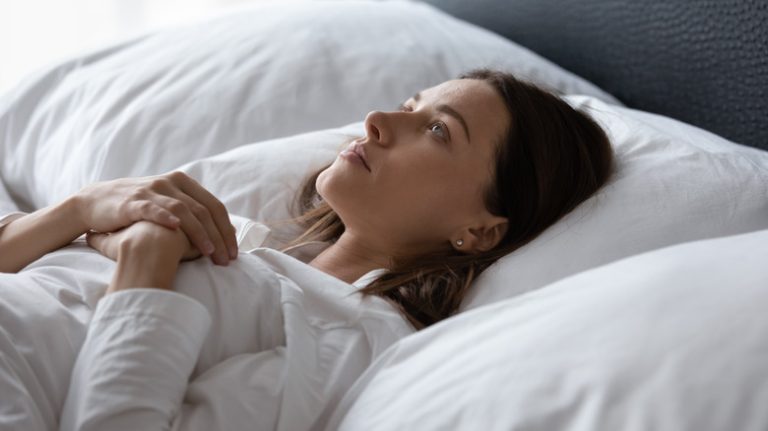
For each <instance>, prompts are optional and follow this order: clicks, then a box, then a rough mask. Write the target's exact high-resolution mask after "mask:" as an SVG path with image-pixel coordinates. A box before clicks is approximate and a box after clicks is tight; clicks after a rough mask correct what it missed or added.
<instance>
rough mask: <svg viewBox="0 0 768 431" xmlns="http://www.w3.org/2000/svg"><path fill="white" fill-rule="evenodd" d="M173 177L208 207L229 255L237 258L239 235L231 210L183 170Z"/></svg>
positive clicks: (179, 184) (186, 190)
mask: <svg viewBox="0 0 768 431" xmlns="http://www.w3.org/2000/svg"><path fill="white" fill-rule="evenodd" d="M171 178H172V180H173V181H174V182H176V184H177V185H178V186H179V188H180V189H181V190H182V191H183V192H184V193H186V194H187V195H189V196H190V197H191V198H192V199H194V200H195V201H197V202H199V203H200V204H201V205H203V206H204V207H205V208H206V209H208V211H209V213H210V214H211V218H212V219H213V222H214V224H215V225H216V227H217V229H218V231H219V233H220V234H221V236H222V238H223V239H224V242H225V244H226V245H227V250H228V251H229V256H230V257H231V258H232V259H234V258H236V257H237V237H236V235H235V227H234V226H232V222H231V221H230V220H229V212H228V211H227V208H226V207H225V206H224V204H223V203H222V202H221V201H220V200H219V199H218V198H216V196H214V195H213V194H212V193H211V192H209V191H208V190H206V189H205V188H204V187H203V186H202V185H200V183H198V182H197V181H195V179H194V178H192V177H190V176H188V175H186V174H184V173H182V172H173V173H172V174H171Z"/></svg>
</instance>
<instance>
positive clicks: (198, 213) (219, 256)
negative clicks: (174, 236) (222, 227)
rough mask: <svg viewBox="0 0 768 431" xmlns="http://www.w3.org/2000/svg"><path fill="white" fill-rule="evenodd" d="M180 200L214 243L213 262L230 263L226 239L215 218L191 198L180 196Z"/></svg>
mask: <svg viewBox="0 0 768 431" xmlns="http://www.w3.org/2000/svg"><path fill="white" fill-rule="evenodd" d="M179 200H181V201H182V202H184V203H185V204H186V205H187V207H188V208H189V209H190V211H191V212H192V214H194V216H195V217H196V218H197V220H198V221H199V222H200V223H201V224H202V225H203V227H204V228H205V230H206V232H207V234H208V239H210V240H211V242H213V245H214V247H215V251H214V252H213V256H212V257H213V260H214V262H216V263H218V264H221V265H225V264H227V263H229V260H230V255H229V251H228V247H227V245H226V243H225V242H224V238H223V236H222V234H221V232H220V231H219V228H218V226H216V223H215V222H214V220H213V217H212V216H211V213H210V212H208V209H207V208H206V207H204V206H203V205H201V204H199V203H198V202H197V201H195V200H194V199H192V198H191V197H189V196H187V195H184V194H181V195H180V196H179ZM181 227H182V230H183V229H184V225H183V224H182V226H181Z"/></svg>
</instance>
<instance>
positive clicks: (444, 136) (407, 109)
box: [397, 104, 448, 141]
mask: <svg viewBox="0 0 768 431" xmlns="http://www.w3.org/2000/svg"><path fill="white" fill-rule="evenodd" d="M397 109H398V110H400V111H401V112H412V111H413V109H411V108H410V107H408V106H405V104H400V106H398V107H397ZM435 126H440V128H441V129H442V130H443V132H442V133H440V134H439V136H440V139H442V140H443V141H447V140H448V132H447V130H448V126H446V125H445V123H443V122H442V121H436V122H434V123H432V124H430V125H429V131H430V132H433V133H434V130H433V128H434V127H435Z"/></svg>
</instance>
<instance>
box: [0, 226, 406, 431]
mask: <svg viewBox="0 0 768 431" xmlns="http://www.w3.org/2000/svg"><path fill="white" fill-rule="evenodd" d="M241 250H242V249H241ZM113 270H114V262H112V261H111V260H109V259H107V258H105V257H103V256H101V255H99V254H98V253H97V252H96V251H94V250H91V249H90V248H88V246H87V245H86V244H85V243H84V242H82V241H81V240H78V241H76V242H75V243H73V244H72V245H70V246H68V247H66V248H64V249H61V250H59V251H57V252H54V253H50V254H48V255H46V256H44V257H43V258H41V259H40V260H38V261H36V262H34V263H33V264H31V265H29V266H28V267H27V268H25V269H24V270H23V271H22V272H20V273H19V274H0V351H1V353H2V356H0V358H1V360H0V397H1V398H2V402H1V403H0V429H2V430H18V429H24V430H51V429H57V428H59V426H60V427H61V428H60V429H79V430H90V429H94V430H96V429H100V430H103V429H116V430H119V429H161V428H162V429H166V428H167V426H168V425H169V424H172V426H173V428H174V429H178V430H198V429H199V430H210V429H242V428H243V427H244V426H248V428H249V429H275V430H303V429H309V428H310V427H311V426H312V425H313V424H322V423H323V421H324V420H325V418H326V417H327V416H328V415H330V410H331V409H332V408H333V407H334V406H335V403H336V402H337V401H338V400H339V399H340V398H341V396H343V394H344V392H345V391H346V389H347V388H348V387H349V386H351V384H352V383H353V382H354V380H355V379H356V378H357V377H358V375H360V374H361V373H362V372H363V370H364V369H365V368H366V367H367V366H368V365H369V364H370V362H371V361H372V360H373V359H374V358H375V357H377V356H378V355H379V354H380V353H381V352H382V351H383V350H384V349H385V348H386V347H387V346H389V345H391V344H392V343H393V342H395V341H396V340H397V339H399V338H401V337H403V336H405V335H407V334H410V333H411V332H412V329H411V327H410V326H409V325H408V324H407V323H406V322H405V320H403V319H402V317H400V315H399V314H398V313H397V312H396V311H395V310H394V308H393V307H392V306H391V305H389V304H388V303H387V302H385V301H384V300H383V299H381V298H366V299H362V298H361V297H360V295H357V294H354V293H353V292H354V291H355V290H356V287H359V286H362V285H364V284H365V283H366V282H368V281H370V279H371V278H372V276H373V275H374V274H373V273H369V274H366V276H363V277H362V278H361V279H360V280H358V281H357V282H356V283H355V284H354V285H350V284H347V283H344V282H342V281H341V280H338V279H336V278H334V277H332V276H330V275H328V274H325V273H323V272H321V271H319V270H317V269H314V268H312V267H310V266H308V265H306V264H305V263H303V262H301V261H299V260H297V259H295V258H293V257H291V256H289V255H287V254H283V253H280V252H277V251H275V250H272V249H268V248H256V249H254V250H251V251H250V252H249V253H241V254H240V256H239V258H238V259H237V260H236V261H233V262H232V263H231V264H230V265H229V266H228V267H220V266H214V265H212V264H211V263H210V262H209V261H208V260H206V259H199V260H196V261H192V262H186V263H183V264H182V265H181V266H180V269H179V273H178V274H177V278H176V280H175V289H176V291H175V292H169V291H161V290H158V289H134V290H130V291H125V292H118V293H115V294H111V295H107V296H106V297H103V298H102V296H103V293H104V290H105V289H106V286H107V284H108V283H109V280H110V278H111V274H112V271H113ZM73 369H74V371H73ZM105 376H111V377H110V378H108V379H105ZM70 379H71V382H70ZM60 415H61V423H59V418H60Z"/></svg>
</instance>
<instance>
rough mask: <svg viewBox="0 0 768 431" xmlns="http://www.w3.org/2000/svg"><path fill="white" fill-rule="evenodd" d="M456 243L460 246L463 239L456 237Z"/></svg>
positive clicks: (462, 243)
mask: <svg viewBox="0 0 768 431" xmlns="http://www.w3.org/2000/svg"><path fill="white" fill-rule="evenodd" d="M456 245H457V246H459V247H461V246H462V245H464V240H463V239H457V240H456Z"/></svg>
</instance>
